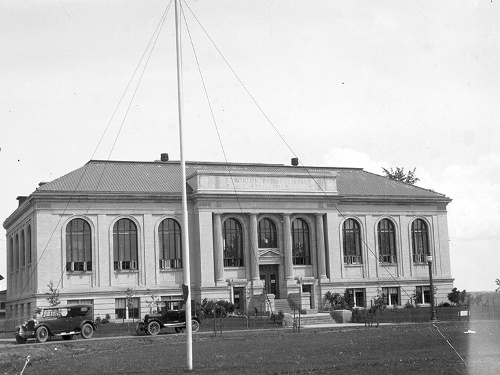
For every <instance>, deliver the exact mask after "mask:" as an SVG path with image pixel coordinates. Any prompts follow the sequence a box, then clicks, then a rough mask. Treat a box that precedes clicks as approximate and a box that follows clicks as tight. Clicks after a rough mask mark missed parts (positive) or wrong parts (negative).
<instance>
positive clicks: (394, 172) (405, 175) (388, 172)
mask: <svg viewBox="0 0 500 375" xmlns="http://www.w3.org/2000/svg"><path fill="white" fill-rule="evenodd" d="M416 169H417V168H413V170H412V171H410V170H409V171H408V172H405V170H404V168H403V167H401V168H400V167H396V169H393V168H389V169H386V168H383V167H382V170H383V171H384V173H385V177H387V178H389V179H390V180H395V181H400V182H404V183H405V184H410V185H415V184H416V183H417V182H418V181H420V179H419V178H418V177H417V176H415V170H416Z"/></svg>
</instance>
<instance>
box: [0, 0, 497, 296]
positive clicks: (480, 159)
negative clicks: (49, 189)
mask: <svg viewBox="0 0 500 375" xmlns="http://www.w3.org/2000/svg"><path fill="white" fill-rule="evenodd" d="M169 4H170V2H169V0H149V1H147V2H145V1H139V0H120V1H110V0H98V1H97V0H96V1H90V0H58V1H48V0H45V1H34V0H25V1H9V0H4V1H2V2H0V45H1V46H2V53H1V54H0V87H1V90H0V172H1V176H2V177H1V178H0V218H1V220H2V222H3V221H4V220H5V219H6V218H7V217H8V216H9V215H10V214H11V213H12V212H13V211H14V210H15V209H16V207H17V201H16V197H17V196H20V195H21V196H22V195H29V194H31V193H32V192H33V191H34V190H35V188H36V187H37V186H38V183H39V182H42V181H51V180H53V179H55V178H58V177H60V176H62V175H64V174H66V173H69V172H70V171H72V170H75V169H77V168H79V167H81V166H82V165H84V164H85V163H86V162H87V161H89V160H91V159H98V160H108V159H110V160H134V161H154V160H157V159H159V157H160V154H161V153H163V152H167V153H169V155H170V159H171V160H179V158H180V156H179V141H178V138H179V131H178V120H177V99H176V95H177V91H176V90H177V87H176V75H175V37H174V17H173V14H174V13H173V9H174V8H173V5H172V6H171V5H169ZM165 11H167V14H166V18H165V22H163V23H162V22H161V19H162V15H163V14H164V13H165ZM183 11H184V21H186V23H187V27H186V26H183V29H182V45H183V48H182V51H183V52H182V57H183V62H182V66H183V111H184V112H183V113H184V115H183V139H184V156H185V159H186V160H191V161H217V162H223V161H226V160H227V161H229V162H246V163H278V164H289V163H290V159H291V158H292V157H298V158H299V160H300V162H301V164H303V165H306V166H334V167H362V168H364V169H365V170H367V171H370V172H373V173H377V174H383V173H382V167H385V168H389V167H393V168H395V167H404V168H405V170H408V169H413V168H416V175H417V177H419V178H420V181H419V182H418V184H417V185H418V186H421V187H424V188H429V189H433V190H435V191H437V192H440V193H443V194H445V195H446V196H448V197H450V198H451V199H452V202H451V203H450V204H449V205H448V225H449V236H450V239H449V245H450V252H451V266H452V275H453V277H454V278H455V286H456V287H457V288H459V289H460V290H462V289H467V291H493V290H494V289H495V286H496V285H495V279H496V278H500V267H499V265H500V245H499V244H500V148H499V147H498V144H499V143H500V124H499V122H500V106H499V105H498V103H499V99H500V98H499V96H500V69H499V68H498V67H499V66H500V43H499V42H498V41H499V40H500V22H498V20H499V19H500V2H499V1H492V0H487V1H470V2H468V1H461V2H457V1H438V2H436V1H430V0H429V1H401V0H397V1H368V0H366V1H362V0H360V1H346V0H339V1H334V0H328V1H319V0H308V1H298V0H273V1H269V0H252V1H243V0H238V1H236V0H188V1H186V2H185V5H183ZM159 25H162V26H161V30H160V32H159V34H156V30H157V29H158V26H159ZM200 71H201V74H200ZM134 72H136V73H135V75H134ZM200 77H203V80H202V79H201V78H200ZM207 97H208V98H209V100H210V101H209V103H210V105H209V104H208V100H207ZM210 108H212V112H211V110H210ZM214 119H215V120H214ZM4 233H5V231H4ZM5 263H6V239H5V236H1V237H0V274H1V275H3V276H4V277H6V264H5ZM5 288H6V280H3V281H2V282H1V284H0V289H5Z"/></svg>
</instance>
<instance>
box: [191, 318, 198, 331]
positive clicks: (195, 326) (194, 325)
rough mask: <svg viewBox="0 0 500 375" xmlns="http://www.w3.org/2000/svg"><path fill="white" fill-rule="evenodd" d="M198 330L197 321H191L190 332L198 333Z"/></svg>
mask: <svg viewBox="0 0 500 375" xmlns="http://www.w3.org/2000/svg"><path fill="white" fill-rule="evenodd" d="M199 330H200V323H199V322H198V321H197V320H194V319H193V320H191V332H193V333H194V332H198V331H199Z"/></svg>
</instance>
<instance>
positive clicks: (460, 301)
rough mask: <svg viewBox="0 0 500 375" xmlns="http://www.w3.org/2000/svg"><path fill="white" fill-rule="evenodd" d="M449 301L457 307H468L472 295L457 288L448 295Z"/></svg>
mask: <svg viewBox="0 0 500 375" xmlns="http://www.w3.org/2000/svg"><path fill="white" fill-rule="evenodd" d="M448 300H449V301H450V302H451V303H453V304H454V305H457V306H459V305H468V304H469V303H470V300H471V295H470V293H467V291H466V290H465V289H464V290H462V291H460V290H458V289H457V288H453V289H452V290H451V293H448Z"/></svg>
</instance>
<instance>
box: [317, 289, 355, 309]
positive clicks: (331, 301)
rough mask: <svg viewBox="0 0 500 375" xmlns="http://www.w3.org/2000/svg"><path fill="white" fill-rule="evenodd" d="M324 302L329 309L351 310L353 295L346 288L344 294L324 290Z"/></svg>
mask: <svg viewBox="0 0 500 375" xmlns="http://www.w3.org/2000/svg"><path fill="white" fill-rule="evenodd" d="M324 298H325V302H326V303H327V304H328V305H329V307H330V310H352V308H353V306H354V297H353V295H352V294H350V293H349V290H348V289H346V290H345V291H344V294H343V295H342V294H340V293H332V292H329V291H328V292H326V294H325V297H324Z"/></svg>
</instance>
